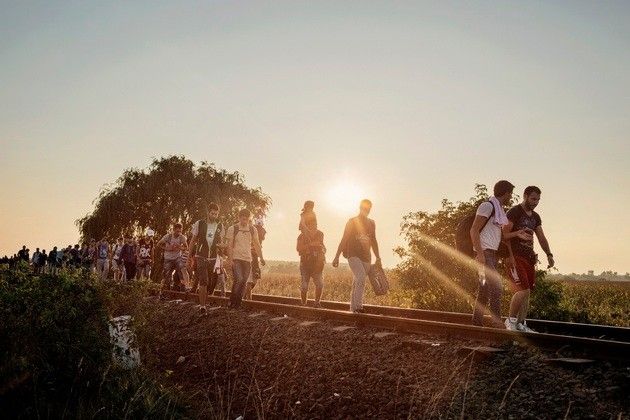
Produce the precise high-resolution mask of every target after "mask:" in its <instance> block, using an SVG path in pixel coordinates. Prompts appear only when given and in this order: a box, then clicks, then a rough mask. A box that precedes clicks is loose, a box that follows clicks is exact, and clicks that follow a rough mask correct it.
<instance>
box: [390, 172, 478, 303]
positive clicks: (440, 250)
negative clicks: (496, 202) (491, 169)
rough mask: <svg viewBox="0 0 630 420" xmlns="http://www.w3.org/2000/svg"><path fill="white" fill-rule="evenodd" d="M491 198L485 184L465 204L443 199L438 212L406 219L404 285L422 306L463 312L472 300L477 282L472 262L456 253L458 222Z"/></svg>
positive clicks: (399, 251) (401, 266) (400, 251)
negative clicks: (411, 291)
mask: <svg viewBox="0 0 630 420" xmlns="http://www.w3.org/2000/svg"><path fill="white" fill-rule="evenodd" d="M487 199H488V189H487V187H486V186H485V185H481V184H477V185H475V194H474V195H473V196H472V197H471V198H470V199H468V200H466V201H459V202H456V203H454V202H452V201H450V200H448V199H443V200H442V206H441V208H440V209H439V210H438V211H436V212H435V213H431V212H427V211H417V212H413V213H409V214H407V215H406V216H404V217H403V221H402V223H401V234H402V235H403V237H404V238H405V242H406V245H405V246H403V247H399V248H397V249H396V253H397V254H398V255H399V256H400V257H401V258H402V262H401V263H400V264H399V265H398V267H397V269H396V270H397V272H398V275H399V278H400V281H401V286H402V287H403V288H405V289H408V290H413V292H414V298H413V300H414V303H415V304H416V305H417V306H419V307H428V308H435V309H442V310H461V308H463V307H466V306H467V305H469V304H470V303H471V301H472V300H473V296H474V293H475V291H476V289H477V279H476V274H475V269H474V266H473V264H472V260H471V259H469V258H466V257H465V256H464V255H463V254H461V253H459V252H457V251H456V250H455V232H456V230H457V225H458V223H459V222H460V221H461V220H462V219H463V218H464V217H466V216H467V215H469V214H471V213H473V212H474V211H475V210H476V208H477V207H478V206H479V204H481V203H482V202H483V201H485V200H487Z"/></svg>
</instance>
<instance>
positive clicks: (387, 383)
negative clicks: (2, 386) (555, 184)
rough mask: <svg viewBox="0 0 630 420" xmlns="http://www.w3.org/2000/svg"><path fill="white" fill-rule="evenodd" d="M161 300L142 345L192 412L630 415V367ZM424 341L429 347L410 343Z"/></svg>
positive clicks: (361, 415)
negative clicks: (484, 351) (474, 351)
mask: <svg viewBox="0 0 630 420" xmlns="http://www.w3.org/2000/svg"><path fill="white" fill-rule="evenodd" d="M152 305H153V306H152V307H151V315H150V322H151V323H152V325H154V326H159V328H155V330H156V333H155V334H154V336H153V337H152V343H151V344H150V345H143V349H142V351H143V352H144V357H145V360H146V363H147V365H148V366H149V367H150V368H151V369H152V370H155V371H158V372H161V373H163V374H164V376H165V380H166V381H167V382H168V383H170V384H173V385H176V386H178V387H180V388H181V389H182V391H183V392H184V393H185V394H186V395H187V396H188V397H189V399H190V402H191V415H192V416H193V417H214V418H217V417H218V418H231V419H234V418H237V417H238V416H240V415H244V417H245V418H246V419H247V418H256V417H260V418H263V417H264V418H286V417H295V418H322V419H324V418H326V419H328V418H381V419H382V418H409V417H411V418H484V419H485V418H564V417H565V415H567V413H568V418H589V417H591V416H592V417H591V418H618V417H619V416H620V414H621V413H624V414H622V417H623V418H625V417H624V416H627V415H628V412H629V411H630V408H629V403H628V399H627V398H626V397H627V396H628V395H629V394H630V371H629V369H628V367H625V366H618V365H613V364H610V363H602V362H600V363H597V364H595V365H591V366H590V367H587V368H584V367H582V368H579V370H568V369H566V368H561V367H556V366H550V365H548V364H546V363H545V362H544V361H543V358H544V357H545V355H541V354H539V353H538V352H536V351H534V350H527V349H523V348H519V347H506V352H504V353H501V354H499V355H495V356H492V357H490V358H488V359H485V360H481V361H479V360H475V359H474V358H473V357H472V356H471V353H470V352H467V351H463V350H462V347H464V346H470V345H475V343H470V342H466V341H463V340H454V339H450V340H448V341H444V340H443V339H439V338H435V337H420V336H409V335H389V336H385V337H380V338H379V337H376V336H375V333H379V332H382V331H379V330H373V329H356V328H350V329H347V330H345V331H336V330H334V328H335V327H338V326H339V325H338V324H331V323H327V322H322V323H316V324H313V325H309V326H305V325H300V323H301V322H303V320H296V319H290V318H289V319H280V320H273V319H274V318H275V317H276V316H275V315H271V314H260V315H258V316H252V313H249V312H246V311H242V310H228V309H226V308H220V309H216V310H213V311H210V313H209V315H207V316H205V317H200V316H199V315H198V312H197V310H196V308H195V307H194V306H193V305H189V304H158V303H154V304H152ZM421 339H423V340H427V343H422V344H418V345H414V346H410V345H409V343H408V342H409V341H410V340H421ZM440 341H441V343H440V344H439V345H436V344H437V343H438V342H440ZM431 343H433V344H431ZM182 358H183V359H182ZM178 360H179V363H178Z"/></svg>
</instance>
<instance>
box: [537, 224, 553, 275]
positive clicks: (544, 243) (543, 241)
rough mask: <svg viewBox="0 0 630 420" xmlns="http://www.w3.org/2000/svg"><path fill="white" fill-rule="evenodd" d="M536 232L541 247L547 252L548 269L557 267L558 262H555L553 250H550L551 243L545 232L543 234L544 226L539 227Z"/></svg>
mask: <svg viewBox="0 0 630 420" xmlns="http://www.w3.org/2000/svg"><path fill="white" fill-rule="evenodd" d="M535 232H536V237H537V238H538V243H539V244H540V247H541V248H542V249H543V251H545V254H547V261H548V263H549V264H548V267H547V268H551V267H553V266H554V265H556V262H555V261H554V260H553V254H552V253H551V248H549V241H547V237H546V236H545V232H543V228H542V226H541V225H538V227H537V228H536V230H535Z"/></svg>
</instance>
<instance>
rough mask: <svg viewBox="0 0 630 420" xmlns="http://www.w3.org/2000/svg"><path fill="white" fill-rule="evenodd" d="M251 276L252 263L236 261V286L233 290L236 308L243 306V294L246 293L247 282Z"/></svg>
mask: <svg viewBox="0 0 630 420" xmlns="http://www.w3.org/2000/svg"><path fill="white" fill-rule="evenodd" d="M250 274H251V263H250V262H249V261H243V260H234V286H235V289H233V290H232V293H233V295H234V299H235V300H234V304H235V306H236V307H239V306H241V301H242V300H243V294H244V292H245V282H246V281H247V278H248V277H249V275H250Z"/></svg>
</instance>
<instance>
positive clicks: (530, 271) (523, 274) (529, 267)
mask: <svg viewBox="0 0 630 420" xmlns="http://www.w3.org/2000/svg"><path fill="white" fill-rule="evenodd" d="M508 261H509V260H508ZM514 261H515V262H516V274H517V276H518V279H517V278H515V277H514V274H513V272H512V271H513V270H512V265H511V264H510V263H509V262H508V264H507V266H506V271H507V276H508V278H509V279H510V281H511V283H512V288H513V289H514V290H515V291H519V290H527V289H530V290H531V289H533V288H534V286H536V266H535V265H534V264H532V262H531V261H530V260H529V259H527V258H525V257H520V256H518V255H515V256H514Z"/></svg>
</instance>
